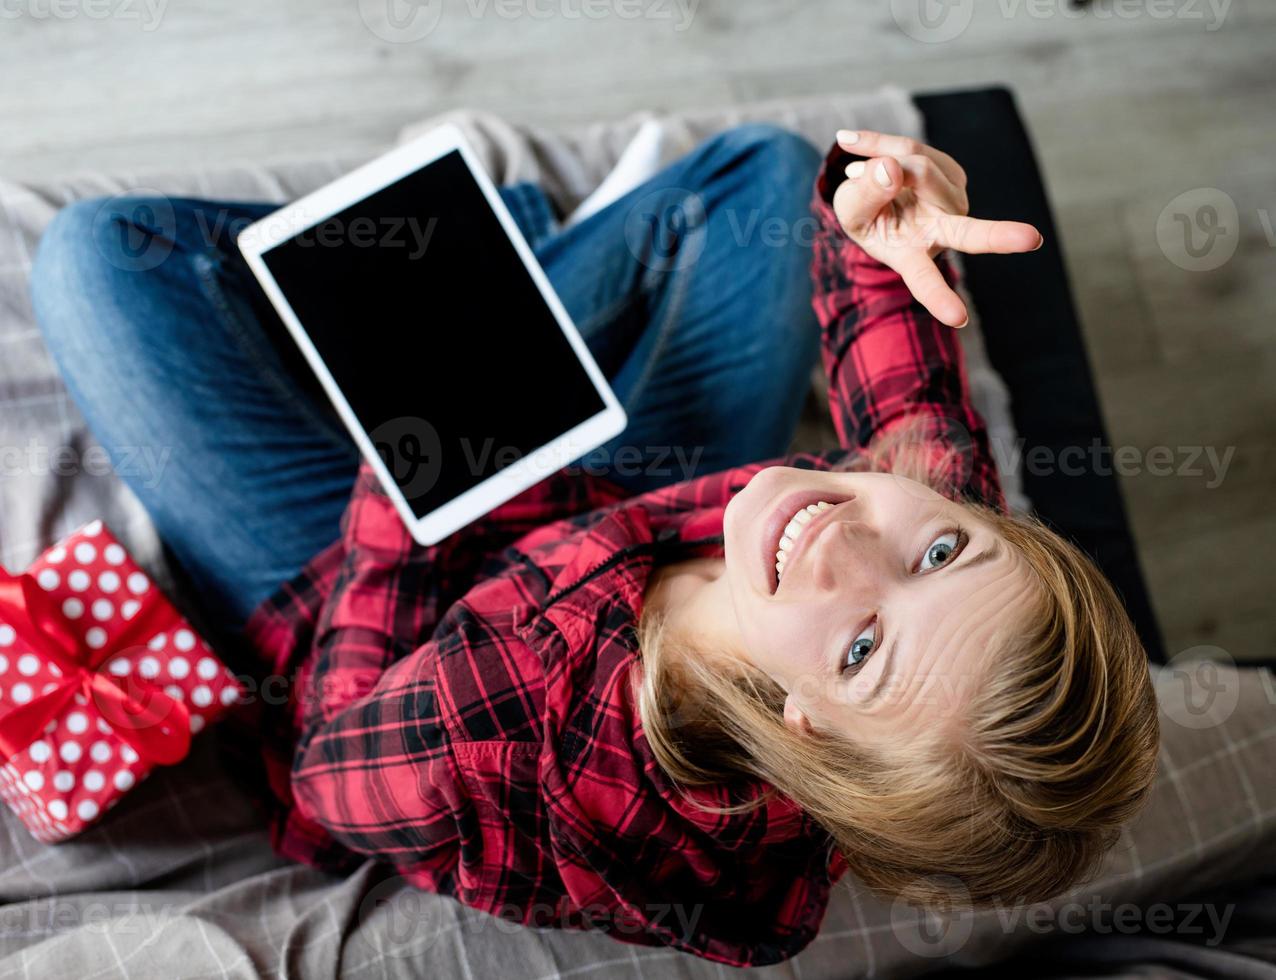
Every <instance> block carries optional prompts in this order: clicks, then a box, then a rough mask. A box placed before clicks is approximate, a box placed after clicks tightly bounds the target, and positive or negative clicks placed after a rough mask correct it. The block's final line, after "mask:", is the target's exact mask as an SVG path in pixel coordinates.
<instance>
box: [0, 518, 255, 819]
mask: <svg viewBox="0 0 1276 980" xmlns="http://www.w3.org/2000/svg"><path fill="white" fill-rule="evenodd" d="M241 694H242V691H241V688H240V686H239V684H238V682H237V681H236V680H235V677H234V675H232V674H231V673H230V671H229V670H227V669H226V667H225V666H224V665H223V664H222V663H221V662H220V661H219V660H218V659H217V657H216V656H215V655H214V653H213V651H212V650H211V649H210V648H209V646H208V644H207V643H205V642H204V640H203V639H202V638H200V637H199V636H198V635H197V634H196V633H195V631H194V630H193V629H192V628H191V626H190V624H189V623H188V622H187V621H186V620H185V618H183V616H182V615H181V613H179V612H178V611H177V609H176V608H175V607H174V606H173V604H172V603H171V602H169V601H168V599H167V598H166V597H165V596H164V595H163V593H161V592H160V590H159V589H157V588H156V587H155V585H154V583H152V582H151V580H150V579H149V578H148V577H147V575H146V573H145V572H143V571H142V570H141V569H139V568H138V567H137V565H136V564H135V563H134V562H133V559H132V558H131V557H130V556H129V554H128V552H126V551H125V550H124V548H123V547H121V545H120V543H119V542H118V541H116V540H115V537H114V536H113V535H112V534H111V532H110V530H109V529H108V528H107V527H105V526H104V525H103V524H102V522H101V521H93V522H92V523H91V524H87V525H85V526H84V527H82V528H80V530H78V531H76V532H74V533H73V534H71V535H69V536H68V537H67V538H65V539H64V540H63V541H61V542H60V543H59V544H57V545H56V546H55V547H53V548H50V549H49V550H48V551H46V552H45V553H44V554H43V555H41V556H40V557H39V558H37V559H36V560H35V562H33V563H32V565H31V567H30V568H28V569H27V570H26V572H24V573H22V574H20V575H12V574H10V573H8V572H5V571H4V570H3V569H0V755H2V756H3V758H4V759H5V761H4V762H3V764H0V798H3V800H4V801H5V803H7V804H8V805H9V807H10V808H11V809H12V810H13V811H14V812H15V813H17V815H18V817H19V818H20V819H21V820H22V822H23V823H24V824H26V826H27V828H28V829H29V830H30V831H31V833H32V834H33V835H34V836H35V837H36V838H37V839H38V840H42V841H47V842H50V843H52V842H56V841H61V840H66V839H67V838H68V837H74V836H75V835H76V834H78V833H80V832H81V831H82V830H84V829H85V828H86V827H87V826H89V825H90V824H92V823H93V822H94V821H95V820H97V819H98V818H99V817H100V816H101V815H102V814H103V813H105V812H106V811H107V810H109V809H110V808H111V807H113V806H114V805H115V804H116V803H118V802H119V800H120V798H121V797H122V796H123V795H124V794H125V793H127V792H128V791H129V790H130V789H131V788H132V787H133V786H135V785H136V784H137V783H138V782H140V781H141V780H142V779H144V778H145V777H146V776H147V774H148V773H149V772H150V771H151V770H152V769H153V768H154V767H155V766H157V765H172V764H173V763H175V762H178V761H180V760H181V759H183V758H185V756H186V754H187V752H188V750H189V748H190V740H191V736H192V735H194V734H195V733H197V732H199V731H200V730H201V729H202V728H203V727H204V726H205V725H207V724H208V723H209V722H212V721H214V720H216V718H217V717H218V716H219V715H221V714H222V713H223V712H225V711H226V710H227V708H228V707H229V706H230V705H232V704H234V703H235V701H237V700H238V699H239V697H240V696H241Z"/></svg>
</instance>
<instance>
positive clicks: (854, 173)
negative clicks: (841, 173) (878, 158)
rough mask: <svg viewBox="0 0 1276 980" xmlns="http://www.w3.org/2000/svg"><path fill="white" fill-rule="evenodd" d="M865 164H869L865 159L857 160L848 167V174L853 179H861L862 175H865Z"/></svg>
mask: <svg viewBox="0 0 1276 980" xmlns="http://www.w3.org/2000/svg"><path fill="white" fill-rule="evenodd" d="M865 166H867V164H865V163H864V161H863V160H856V161H855V162H854V163H852V164H851V165H850V166H849V167H847V168H846V176H848V177H850V178H851V180H859V179H860V178H861V177H862V176H864V167H865Z"/></svg>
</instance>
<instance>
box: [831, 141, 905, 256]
mask: <svg viewBox="0 0 1276 980" xmlns="http://www.w3.org/2000/svg"><path fill="white" fill-rule="evenodd" d="M846 178H847V179H846V180H845V181H843V182H842V185H841V186H840V187H839V188H838V189H837V193H836V195H835V196H834V198H833V206H834V209H835V210H836V211H837V217H838V220H840V221H841V222H842V227H843V228H845V229H846V232H847V234H849V235H851V236H852V237H853V238H858V237H860V236H862V235H864V234H866V233H867V232H868V231H869V230H870V229H871V227H872V225H873V221H874V220H875V219H876V218H877V215H878V214H879V212H881V210H882V208H884V207H885V206H886V205H887V204H889V203H890V202H891V201H892V200H894V198H895V195H896V194H898V193H899V192H900V189H901V188H902V187H903V186H904V171H903V168H902V167H900V165H899V161H898V160H893V159H891V158H890V157H883V158H881V159H880V160H857V161H855V162H854V163H852V164H851V165H850V166H849V167H847V168H846Z"/></svg>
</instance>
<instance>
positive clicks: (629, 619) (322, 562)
mask: <svg viewBox="0 0 1276 980" xmlns="http://www.w3.org/2000/svg"><path fill="white" fill-rule="evenodd" d="M848 159H849V158H846V157H845V156H844V155H843V154H842V153H841V152H840V151H837V150H835V151H834V152H833V153H832V154H830V157H829V159H828V161H827V162H826V165H825V168H824V172H823V173H822V174H821V175H820V177H819V179H818V180H817V183H816V194H815V204H814V208H815V213H816V215H817V217H818V218H819V220H820V223H821V231H820V233H819V235H818V236H817V241H816V242H815V246H814V262H813V270H812V274H813V276H814V281H815V309H816V311H817V313H818V315H819V319H820V322H821V325H822V328H823V363H824V366H825V368H826V370H827V374H828V378H829V386H830V395H831V403H832V410H833V421H834V422H835V424H836V428H837V432H838V436H839V439H840V442H841V446H842V448H841V449H838V450H832V451H830V452H828V453H823V454H819V455H796V456H791V457H788V458H787V459H785V460H776V461H773V462H783V463H786V464H787V465H793V466H801V467H809V468H818V469H826V468H829V467H832V466H834V465H837V464H839V463H844V462H845V461H846V459H847V457H848V455H850V454H852V453H854V452H855V451H856V450H857V448H858V447H862V446H863V445H865V444H867V443H868V441H869V439H871V438H872V437H874V436H875V435H877V434H878V433H880V432H882V431H884V430H886V429H888V428H889V427H891V426H892V425H894V424H895V423H897V422H900V421H901V420H903V419H905V418H908V417H911V416H916V415H919V414H921V415H927V416H932V417H936V418H940V419H944V420H952V421H956V422H958V423H960V426H961V428H962V429H964V430H965V431H966V432H969V433H970V435H971V436H972V437H973V445H972V446H971V448H970V451H968V452H967V453H966V455H965V458H966V460H967V461H968V462H970V463H971V467H970V470H969V473H968V480H967V481H966V484H965V486H964V487H962V488H961V489H962V490H963V491H964V492H965V493H967V494H969V495H971V496H974V497H977V498H981V499H983V500H985V501H988V502H990V503H992V504H994V505H997V506H1000V505H1001V504H1002V500H1001V493H1000V490H999V487H998V481H997V476H996V472H995V469H994V465H993V462H992V459H991V456H990V454H989V452H988V448H987V443H986V438H985V435H984V427H983V423H982V421H981V419H980V418H979V417H978V416H977V415H976V413H975V412H974V410H973V409H972V407H971V405H970V401H969V394H968V390H967V385H966V381H965V376H964V369H963V362H962V355H961V352H960V348H959V346H958V342H957V335H956V333H955V332H954V331H952V330H951V329H949V328H948V327H945V326H943V325H941V324H939V323H937V322H936V321H935V320H934V319H932V318H931V317H930V316H929V315H928V314H927V313H926V312H925V311H924V310H923V309H922V308H921V307H920V306H919V305H917V304H916V303H915V302H914V301H913V300H912V297H911V296H910V295H909V293H908V290H907V289H906V288H905V286H904V285H903V283H902V281H901V280H900V278H899V277H898V276H897V275H896V274H895V273H894V272H892V271H891V270H890V269H888V268H886V267H885V266H883V265H881V264H879V263H877V262H876V261H874V260H873V259H871V258H870V257H869V256H868V255H867V254H865V253H864V252H863V251H862V250H860V249H859V248H858V247H856V246H855V245H853V244H852V243H851V242H850V241H849V240H847V239H846V237H845V236H844V235H843V234H842V232H841V230H840V229H839V227H838V225H837V221H836V218H835V217H834V215H833V212H832V208H831V206H830V204H829V200H830V198H831V196H832V191H833V189H834V186H835V182H836V180H837V179H839V178H840V175H841V174H842V170H843V168H844V166H845V164H846V163H847V162H848ZM945 271H946V274H947V275H949V276H950V279H951V277H952V273H951V271H950V270H949V269H948V267H947V265H945ZM764 465H766V464H763V463H757V464H754V465H750V466H743V467H740V468H738V469H733V470H728V471H725V472H721V473H716V474H713V475H710V476H706V477H702V478H699V479H695V480H691V481H688V482H685V483H680V484H675V485H672V486H669V487H666V488H664V489H661V490H657V491H654V492H651V493H646V494H643V495H640V496H635V497H628V498H627V497H626V496H625V494H624V492H623V491H621V490H620V489H618V488H617V487H615V486H614V485H612V484H611V483H609V482H606V481H603V480H601V479H598V478H592V477H590V476H588V475H581V474H576V473H567V472H563V473H560V474H558V475H556V476H554V477H551V478H549V479H547V480H545V481H543V482H541V483H540V484H538V485H537V486H535V487H533V488H532V489H530V490H528V491H527V492H525V493H523V494H522V495H520V496H519V497H517V498H516V499H514V500H512V501H511V502H509V503H507V504H505V505H504V506H502V507H499V508H497V509H496V510H494V511H493V512H491V513H490V514H488V515H487V516H486V517H485V518H483V519H482V520H480V521H478V522H477V523H475V524H473V525H471V526H470V527H468V528H466V529H464V530H462V531H460V532H458V533H456V534H454V535H452V536H451V537H449V538H448V539H446V540H445V541H443V542H442V543H440V544H438V545H436V546H434V547H429V548H426V547H421V546H419V545H417V544H415V543H414V542H413V541H412V539H411V538H410V536H409V535H408V533H407V531H406V529H405V528H404V525H403V523H402V522H401V520H400V519H399V517H398V515H397V514H396V512H395V510H394V508H393V507H392V506H391V504H390V502H389V500H388V498H387V497H386V496H385V494H384V492H383V491H382V490H381V488H380V486H379V485H378V484H377V482H376V479H375V477H374V476H373V475H372V473H371V471H370V469H369V468H368V467H367V465H366V464H364V466H363V467H362V469H361V472H360V474H359V477H358V481H357V483H356V486H355V489H354V492H353V496H352V499H351V501H350V504H349V507H348V509H347V510H346V512H345V515H344V517H343V519H342V533H341V538H340V540H338V541H336V542H334V543H333V544H332V545H331V546H330V547H329V548H327V549H326V550H324V551H323V552H321V553H320V554H319V555H318V556H316V557H315V558H314V559H313V560H312V561H311V562H310V564H309V565H308V566H307V567H306V568H305V569H304V570H303V571H302V572H301V573H300V574H299V575H298V576H297V577H296V578H294V579H293V580H292V581H290V582H288V583H286V584H285V585H284V586H282V587H281V588H280V590H279V591H278V592H277V593H276V594H275V595H274V596H272V597H271V598H270V599H269V600H267V601H266V602H265V603H264V604H263V605H262V606H261V607H260V608H258V609H257V610H256V611H255V612H254V614H253V617H252V619H251V621H250V623H249V625H248V630H247V632H248V636H249V639H250V642H251V643H252V645H253V646H254V647H255V649H256V650H257V652H259V653H260V655H261V656H263V657H264V658H266V660H267V661H268V662H269V663H271V664H272V665H273V667H274V669H275V671H276V672H278V673H279V674H281V675H283V676H285V677H290V678H292V679H293V680H294V683H293V684H292V685H291V688H290V690H291V692H292V698H291V701H290V707H289V710H288V711H287V712H286V713H284V712H277V713H276V714H275V716H274V718H273V721H272V722H271V724H272V725H273V726H274V727H273V731H272V732H270V733H268V736H267V738H266V746H267V751H266V753H265V754H266V757H267V761H268V764H269V765H268V768H269V769H270V771H271V776H272V790H273V792H274V794H275V796H276V797H277V800H276V801H275V802H276V804H277V817H276V820H275V824H274V833H275V843H276V846H277V848H278V849H279V850H280V851H281V852H282V853H283V854H285V855H287V856H289V857H291V858H295V859H297V860H300V861H304V862H307V863H310V864H313V865H316V866H318V867H322V868H326V869H329V870H346V869H349V868H350V867H352V866H353V864H354V863H356V862H357V861H360V860H362V858H363V856H365V855H371V856H374V857H376V858H379V859H381V860H383V861H385V862H388V863H389V864H391V865H393V866H394V867H395V868H396V869H397V871H398V873H399V874H401V875H402V876H403V877H404V878H405V879H407V880H408V881H410V882H411V883H412V884H414V885H416V886H419V887H421V888H425V889H429V890H432V891H436V892H439V893H442V894H447V895H451V896H453V897H455V898H456V899H458V900H459V901H461V902H463V903H465V904H467V905H470V906H473V907H475V908H479V909H483V910H485V911H487V912H490V913H493V914H497V915H502V916H504V917H507V918H509V919H511V920H513V921H517V922H523V923H526V924H529V925H536V926H547V925H551V926H560V927H567V928H591V927H592V928H598V929H602V930H604V931H606V932H608V933H609V934H611V935H612V936H614V937H615V938H617V939H620V940H623V941H627V942H635V943H642V944H648V945H669V946H673V947H675V948H678V949H681V950H685V951H688V952H692V953H695V954H697V955H700V956H703V957H707V958H708V959H711V960H716V961H718V962H721V963H725V964H729V965H732V966H754V965H763V964H768V963H774V962H777V961H780V960H783V959H786V958H787V957H790V956H792V955H793V954H795V953H797V952H798V951H799V950H801V949H802V948H803V947H804V946H806V945H807V943H809V942H810V941H811V939H812V938H813V937H814V936H815V934H816V932H817V930H818V928H819V925H820V922H821V920H822V918H823V915H824V909H825V906H826V904H827V901H828V896H829V889H830V886H831V884H832V883H833V881H835V880H836V879H837V877H838V876H839V875H840V874H841V873H842V872H843V871H844V870H845V864H844V862H843V861H842V859H841V857H840V855H837V854H836V852H835V851H833V850H832V847H831V841H830V838H829V837H828V835H827V834H826V833H825V832H824V831H823V830H822V829H821V828H820V827H818V826H817V825H816V824H815V823H814V822H813V821H812V820H811V819H810V818H808V817H807V816H806V815H805V814H804V813H803V812H801V811H800V810H798V809H797V808H796V806H795V805H794V804H792V803H791V802H789V801H788V800H787V799H786V798H782V797H781V798H777V799H775V800H773V801H772V802H771V803H769V804H768V805H766V806H764V807H762V808H760V809H758V810H755V811H754V812H752V813H749V814H746V815H742V816H715V815H713V814H708V813H704V812H701V811H700V810H698V809H696V808H694V807H691V806H689V805H688V804H686V803H685V802H684V801H683V800H681V799H680V798H679V795H678V793H677V792H675V790H674V787H673V785H672V784H671V783H670V781H669V780H668V779H667V778H666V776H665V775H664V773H663V772H662V770H661V769H660V768H659V766H658V765H657V763H656V761H655V758H654V756H653V754H652V752H651V749H650V747H649V745H648V743H647V741H646V737H645V735H644V733H643V728H642V724H641V722H640V719H639V714H638V711H637V708H636V705H635V703H634V701H633V698H632V696H631V694H630V690H629V686H628V678H629V675H630V673H631V671H632V670H633V669H634V668H635V667H636V665H638V664H639V663H640V659H639V658H640V654H639V650H638V648H637V644H636V642H635V639H634V631H633V626H634V624H635V622H636V621H637V618H638V616H639V613H640V611H641V609H642V603H643V590H644V586H645V583H646V581H647V577H648V575H649V574H650V572H651V569H652V567H653V565H655V564H656V563H657V562H663V561H668V560H674V559H676V558H679V557H687V556H690V555H693V554H704V553H710V552H713V551H714V550H715V549H716V550H717V551H718V553H720V551H721V533H722V513H723V509H724V508H725V506H726V504H727V501H728V500H729V499H730V498H731V496H732V495H733V494H734V493H735V492H737V491H738V490H740V489H741V488H742V487H743V486H744V485H745V484H746V483H747V482H748V481H749V479H750V477H752V475H753V474H754V473H756V472H757V471H758V470H759V469H761V468H762V467H763V466H764ZM765 789H766V787H765V786H764V785H762V784H760V783H759V784H757V785H755V786H753V787H752V788H751V789H749V790H748V791H747V792H746V793H745V795H746V796H748V797H753V796H755V795H757V794H760V793H761V792H763V790H765ZM741 792H742V791H741V790H740V789H739V788H738V787H737V788H736V789H733V790H727V789H726V788H723V789H721V790H718V791H715V792H707V791H701V792H700V793H699V794H698V795H699V797H700V798H701V799H703V800H706V801H708V802H712V803H719V804H721V803H730V802H739V800H740V799H742V798H743V797H741V796H740V795H739V794H740V793H741Z"/></svg>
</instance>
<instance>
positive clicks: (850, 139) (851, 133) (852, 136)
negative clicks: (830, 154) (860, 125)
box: [837, 129, 860, 146]
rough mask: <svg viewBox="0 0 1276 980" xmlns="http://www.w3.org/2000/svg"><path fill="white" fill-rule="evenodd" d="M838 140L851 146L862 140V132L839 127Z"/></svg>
mask: <svg viewBox="0 0 1276 980" xmlns="http://www.w3.org/2000/svg"><path fill="white" fill-rule="evenodd" d="M837 141H838V142H839V143H843V144H846V145H848V146H849V145H850V144H852V143H858V142H859V141H860V134H859V133H857V132H855V130H853V129H839V130H838V131H837Z"/></svg>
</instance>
